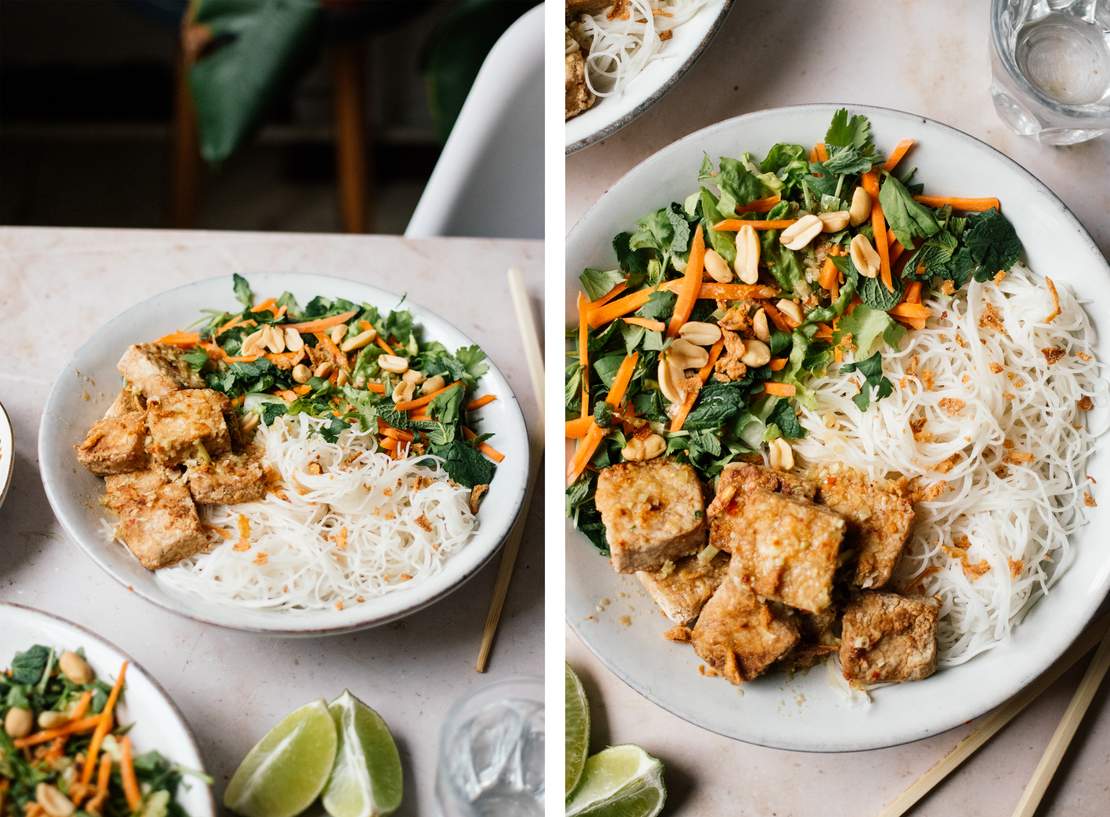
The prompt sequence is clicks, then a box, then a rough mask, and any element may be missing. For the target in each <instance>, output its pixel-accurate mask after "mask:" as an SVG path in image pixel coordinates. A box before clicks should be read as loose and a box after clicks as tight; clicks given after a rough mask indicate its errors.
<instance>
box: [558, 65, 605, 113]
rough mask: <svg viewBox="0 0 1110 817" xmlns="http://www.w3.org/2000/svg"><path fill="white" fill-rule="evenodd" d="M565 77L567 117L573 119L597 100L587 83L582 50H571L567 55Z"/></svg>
mask: <svg viewBox="0 0 1110 817" xmlns="http://www.w3.org/2000/svg"><path fill="white" fill-rule="evenodd" d="M565 61H566V67H565V77H564V83H563V85H564V89H563V92H564V97H565V99H564V107H565V114H566V118H567V119H573V118H574V117H576V116H578V114H580V113H582V112H583V111H587V110H589V109H590V108H592V107H593V105H594V103H595V102H597V97H596V96H594V95H593V92H591V91H590V88H589V86H588V85H587V84H586V60H585V58H584V57H583V56H582V52H581V51H577V50H575V51H571V52H570V53H568V54H567V55H566V60H565Z"/></svg>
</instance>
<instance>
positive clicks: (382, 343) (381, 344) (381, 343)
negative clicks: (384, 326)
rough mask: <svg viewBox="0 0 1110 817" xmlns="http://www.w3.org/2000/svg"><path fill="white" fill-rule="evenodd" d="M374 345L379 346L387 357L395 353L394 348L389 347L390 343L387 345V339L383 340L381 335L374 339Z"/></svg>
mask: <svg viewBox="0 0 1110 817" xmlns="http://www.w3.org/2000/svg"><path fill="white" fill-rule="evenodd" d="M374 343H376V344H378V348H380V349H381V350H382V351H383V352H385V353H386V354H387V355H392V354H394V352H393V347H392V346H390V345H389V344H388V343H386V342H385V339H384V338H382V336H381V335H377V336H376V337H375V338H374Z"/></svg>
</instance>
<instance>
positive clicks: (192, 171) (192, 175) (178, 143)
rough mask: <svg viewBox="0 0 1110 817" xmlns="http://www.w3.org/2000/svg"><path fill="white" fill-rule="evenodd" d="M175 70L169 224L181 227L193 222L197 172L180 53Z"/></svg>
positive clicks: (194, 129)
mask: <svg viewBox="0 0 1110 817" xmlns="http://www.w3.org/2000/svg"><path fill="white" fill-rule="evenodd" d="M176 73H177V77H176V87H175V89H174V113H173V148H172V149H173V167H172V171H171V182H170V183H171V186H172V191H171V202H170V224H171V226H173V227H176V228H178V229H182V230H184V229H188V228H190V227H192V226H193V225H194V224H195V223H196V217H197V201H198V199H199V190H200V174H201V160H200V147H199V144H198V140H197V112H196V109H195V108H194V107H193V96H192V94H191V93H190V92H189V74H188V69H187V67H186V62H185V55H184V54H181V55H180V56H179V57H178V60H177V72H176Z"/></svg>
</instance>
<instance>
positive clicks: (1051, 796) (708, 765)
mask: <svg viewBox="0 0 1110 817" xmlns="http://www.w3.org/2000/svg"><path fill="white" fill-rule="evenodd" d="M988 7H989V4H988V3H987V2H985V0H983V1H980V2H964V0H943V1H942V0H930V2H924V1H923V0H917V2H911V1H910V0H891V2H882V3H880V2H875V1H872V2H857V1H856V0H851V1H849V0H837V1H836V2H822V3H815V2H802V1H801V0H780V2H775V3H751V2H737V3H736V5H735V8H733V10H732V11H731V13H730V15H729V18H728V20H727V21H726V22H725V24H724V27H723V28H722V30H721V32H720V33H719V34H718V36H717V37H716V39H715V40H714V41H713V43H712V44H711V45H710V46H709V48H708V49H707V50H706V51H705V53H704V54H703V55H702V57H701V58H700V60H699V61H698V63H697V64H696V65H695V66H694V67H693V68H692V69H691V70H690V71H689V73H688V74H687V75H686V76H685V77H683V79H682V80H681V81H680V82H679V83H678V84H677V85H676V86H675V87H674V88H673V89H672V90H671V91H670V92H669V93H668V94H667V95H666V96H664V97H663V98H662V99H661V100H660V101H659V102H658V103H657V104H656V105H655V106H654V107H652V108H651V109H650V111H649V112H648V113H647V114H646V115H644V116H642V117H640V118H639V119H637V120H635V121H633V122H632V124H631V125H629V126H628V127H626V128H625V129H624V130H622V131H620V132H619V133H617V134H615V135H614V136H612V137H610V138H609V139H606V140H605V141H603V142H600V143H598V144H596V145H593V146H591V147H589V148H586V149H585V150H583V151H580V152H579V153H577V154H574V155H572V156H570V157H569V158H568V159H567V164H566V184H567V203H566V219H567V221H566V224H567V229H568V230H569V229H570V228H571V227H572V226H573V225H574V223H575V222H576V221H577V220H578V218H579V217H580V216H581V215H582V214H583V213H584V212H585V210H586V209H587V208H588V207H589V206H590V205H591V204H592V203H593V202H594V201H596V200H597V198H598V197H599V196H601V195H602V193H604V192H605V190H606V189H607V188H608V187H609V186H610V185H612V184H613V183H614V182H616V181H617V179H619V178H620V177H621V176H622V175H623V174H624V173H626V172H627V171H628V170H630V169H631V168H632V167H634V166H635V165H636V164H637V163H639V162H640V161H642V160H643V159H645V158H647V157H648V156H650V155H651V154H652V153H654V152H655V151H657V150H659V149H661V148H663V147H665V146H666V145H668V144H670V143H671V142H673V141H675V140H676V139H678V138H680V137H682V136H685V135H686V134H687V133H690V132H692V131H695V130H697V129H699V128H702V127H705V126H706V125H709V124H712V123H714V122H717V121H719V120H721V119H727V118H729V117H732V116H737V115H739V114H742V113H747V112H749V111H756V110H761V109H764V108H772V107H776V106H780V105H793V104H801V103H809V102H846V103H852V102H854V103H858V104H869V105H880V106H885V107H891V108H900V109H903V110H907V111H912V112H915V113H920V114H924V115H926V116H929V117H932V118H935V119H939V120H940V121H942V122H946V123H949V124H951V125H954V126H955V127H957V128H960V129H961V130H964V131H966V132H968V133H970V134H972V135H973V136H976V137H978V138H979V139H983V140H985V141H986V142H988V143H990V144H991V145H994V146H995V147H996V148H998V149H999V150H1001V151H1002V152H1003V153H1005V154H1007V155H1008V156H1010V157H1011V158H1013V159H1014V160H1015V161H1017V162H1018V163H1019V164H1021V165H1023V166H1024V167H1026V168H1027V169H1028V170H1030V171H1031V172H1032V173H1033V174H1034V175H1035V176H1037V177H1038V178H1039V179H1041V181H1043V182H1044V183H1045V184H1047V185H1048V186H1049V187H1050V188H1051V189H1052V190H1053V191H1055V192H1056V194H1057V195H1059V196H1060V198H1062V199H1063V201H1064V202H1065V203H1066V204H1067V205H1068V207H1070V208H1071V209H1072V211H1073V212H1074V213H1075V214H1076V215H1077V216H1078V218H1079V220H1080V221H1081V222H1083V224H1084V225H1085V226H1086V228H1087V229H1088V230H1089V231H1090V232H1091V234H1092V235H1093V236H1094V239H1095V241H1096V243H1097V244H1098V245H1099V247H1100V248H1101V249H1102V251H1103V253H1105V254H1108V255H1110V137H1103V138H1102V139H1099V140H1096V141H1094V142H1090V143H1087V144H1085V145H1079V146H1076V147H1071V148H1050V147H1045V146H1042V145H1039V144H1037V143H1036V142H1033V141H1030V140H1028V139H1025V138H1023V137H1020V136H1016V135H1014V134H1013V133H1011V132H1010V131H1008V130H1007V129H1006V127H1005V126H1004V125H1003V124H1002V122H1001V121H1000V120H999V119H998V118H997V117H996V116H995V113H994V109H993V107H992V105H991V100H990V95H989V92H988V91H989V84H990V62H989V48H988V16H989V8H988ZM567 652H568V659H569V660H570V662H571V664H572V665H574V666H575V667H576V668H577V669H578V670H579V671H580V672H581V673H582V675H583V679H584V681H585V683H586V685H587V689H588V691H589V693H591V697H592V699H593V701H594V704H595V706H594V712H595V721H596V728H595V734H594V739H595V742H597V743H598V744H599V745H603V744H604V742H612V743H620V742H634V743H638V744H640V745H642V746H644V747H645V748H647V749H648V750H649V751H651V752H653V753H655V754H657V755H658V756H659V757H661V758H663V759H664V760H665V761H666V763H667V769H668V772H667V781H668V784H669V786H670V789H671V797H670V803H669V806H668V810H667V812H666V814H668V815H673V816H674V817H679V815H681V816H682V817H686V815H695V816H696V817H868V815H874V814H877V813H878V811H879V809H880V808H881V807H882V805H883V804H884V803H886V802H888V801H889V800H891V799H893V798H894V797H895V796H896V795H897V794H899V793H900V792H901V791H902V790H903V789H904V788H905V787H906V786H907V785H909V783H910V782H912V781H913V780H914V779H915V778H916V777H917V776H918V775H919V774H921V773H922V772H923V771H925V770H926V769H927V768H928V767H929V766H931V765H932V764H933V763H934V762H935V761H936V760H937V759H939V758H940V757H941V756H943V755H944V754H945V753H946V752H947V751H948V750H949V749H950V748H951V747H952V746H953V745H954V744H955V743H956V742H957V741H958V740H959V738H960V737H961V736H962V735H963V734H965V733H966V731H967V728H966V727H965V728H961V729H957V730H954V731H952V732H950V733H948V734H944V735H939V736H937V737H934V738H932V739H929V740H925V741H922V742H919V743H914V744H911V745H908V746H903V747H899V748H895V749H887V750H882V751H875V752H862V753H856V754H841V755H816V754H802V753H791V752H780V751H776V750H773V749H763V748H759V747H755V746H748V745H745V744H742V743H736V742H733V741H730V740H727V739H725V738H721V737H718V736H716V735H713V734H710V733H708V732H705V731H703V730H701V729H699V728H697V727H694V726H691V725H689V724H687V723H684V722H683V721H681V720H679V719H678V718H676V717H674V716H672V715H670V714H669V713H667V712H664V711H663V710H661V709H659V708H657V707H655V706H654V705H653V704H651V703H649V702H648V701H646V700H645V699H643V698H641V697H640V696H639V695H637V694H636V693H635V692H633V691H632V690H631V689H629V688H628V687H626V686H624V685H623V684H622V683H621V682H620V681H619V680H617V679H616V678H615V677H614V676H612V675H611V674H610V673H608V672H607V671H606V670H605V669H604V668H603V667H602V666H601V665H600V663H598V662H597V661H596V659H594V657H593V656H592V655H591V654H590V653H589V651H588V650H587V649H586V648H585V647H584V646H583V645H582V644H581V643H580V642H579V641H578V640H577V639H576V638H575V637H574V636H573V635H572V634H570V635H568V646H567ZM1076 683H1077V675H1076V673H1075V672H1073V673H1071V674H1070V675H1069V676H1067V677H1065V678H1064V679H1062V680H1061V681H1060V682H1059V683H1058V684H1057V685H1056V686H1055V687H1054V688H1053V689H1052V690H1051V692H1049V693H1048V694H1046V695H1045V696H1044V697H1043V698H1042V699H1041V700H1040V701H1039V702H1037V703H1036V704H1035V705H1034V706H1033V707H1032V708H1031V709H1029V710H1027V711H1026V712H1025V713H1024V714H1023V715H1022V716H1021V717H1020V718H1018V719H1017V720H1016V721H1015V722H1014V723H1012V724H1011V725H1010V727H1009V728H1008V729H1006V730H1005V731H1004V732H1003V733H1002V734H1001V735H999V736H998V737H996V738H995V740H994V741H992V742H991V743H990V744H988V746H986V747H985V748H984V749H983V750H982V751H981V752H980V753H979V755H978V756H977V757H975V758H974V759H973V760H972V761H971V762H969V763H968V764H967V765H966V766H965V767H964V768H963V769H962V770H960V771H959V772H958V773H957V775H956V776H955V777H953V778H951V779H949V781H947V782H946V783H945V784H943V785H942V787H941V788H939V789H938V790H937V791H936V792H935V793H934V794H933V795H932V796H931V797H930V798H929V799H928V800H926V801H925V802H924V803H922V804H920V805H919V806H918V808H917V809H916V811H914V812H913V814H914V815H917V816H918V817H1007V816H1008V815H1009V814H1010V813H1011V812H1012V810H1013V808H1014V805H1015V804H1016V802H1017V799H1018V796H1019V794H1020V792H1021V789H1022V787H1023V786H1024V785H1025V782H1026V780H1028V778H1029V775H1030V773H1031V772H1032V770H1033V767H1034V766H1035V765H1036V762H1037V760H1038V758H1039V757H1040V753H1041V751H1042V749H1043V748H1044V746H1045V744H1046V743H1047V741H1048V738H1049V736H1050V735H1051V734H1052V730H1053V729H1054V728H1055V725H1056V723H1057V721H1058V719H1059V717H1060V715H1061V713H1062V712H1063V709H1064V707H1065V706H1066V704H1067V701H1068V699H1069V698H1070V696H1071V691H1072V690H1073V689H1074V687H1075V684H1076ZM1104 696H1105V685H1104V691H1103V692H1102V693H1101V695H1100V697H1099V698H1098V699H1097V700H1096V702H1095V704H1094V705H1093V707H1092V711H1091V713H1090V714H1089V715H1088V717H1087V720H1086V722H1085V723H1084V725H1083V727H1082V728H1081V729H1080V732H1079V734H1078V735H1077V737H1076V738H1075V742H1074V744H1073V748H1072V751H1071V752H1070V753H1069V755H1068V757H1067V759H1066V760H1065V762H1064V765H1063V767H1062V768H1061V770H1060V772H1059V773H1058V777H1057V781H1056V783H1055V784H1054V786H1053V788H1051V789H1050V791H1049V793H1048V796H1047V797H1046V800H1045V804H1044V806H1043V807H1042V809H1041V811H1040V812H1039V814H1040V815H1043V817H1048V815H1052V816H1053V817H1096V816H1097V815H1106V814H1110V705H1108V704H1107V703H1105V697H1104Z"/></svg>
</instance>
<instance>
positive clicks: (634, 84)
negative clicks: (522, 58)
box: [565, 0, 732, 153]
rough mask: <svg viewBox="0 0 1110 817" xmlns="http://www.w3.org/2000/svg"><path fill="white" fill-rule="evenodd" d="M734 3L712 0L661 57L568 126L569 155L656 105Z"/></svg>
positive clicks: (683, 27) (678, 32)
mask: <svg viewBox="0 0 1110 817" xmlns="http://www.w3.org/2000/svg"><path fill="white" fill-rule="evenodd" d="M731 8H732V0H709V2H708V3H706V4H705V6H704V7H703V8H702V9H701V10H700V11H698V13H697V14H695V15H694V16H693V17H692V18H690V19H689V20H687V21H686V22H685V23H683V24H682V25H680V26H678V27H677V28H676V29H674V36H673V37H672V38H671V39H670V40H668V41H667V42H666V43H665V44H664V47H663V50H662V51H661V52H660V53H659V56H658V57H657V58H656V59H654V60H652V61H651V62H649V63H648V64H647V66H645V67H644V70H643V71H641V72H640V73H639V74H638V75H637V76H636V77H634V78H633V79H632V80H631V81H630V82H629V83H628V85H626V86H625V88H624V90H623V91H622V92H620V93H617V94H613V95H612V96H607V97H602V98H601V99H599V100H598V101H597V102H596V103H595V104H594V106H593V107H592V108H590V109H589V110H588V111H585V112H583V113H581V114H579V115H578V116H576V117H574V119H571V120H569V121H568V122H567V123H566V127H565V136H566V152H567V153H574V152H575V151H576V150H581V149H582V148H584V147H586V146H587V145H592V144H593V143H594V142H597V141H598V140H600V139H604V138H605V137H607V136H612V135H613V134H614V133H616V132H617V131H619V130H620V129H621V128H623V127H624V126H625V125H627V124H629V123H630V122H632V120H633V119H635V118H636V117H637V116H639V115H640V114H642V113H643V112H644V111H646V110H647V109H648V108H650V107H651V106H652V105H654V104H655V103H656V102H657V101H659V99H660V98H661V97H662V96H663V94H665V93H667V91H669V90H670V89H671V87H672V86H673V85H674V84H675V83H677V82H678V81H679V80H680V79H682V75H683V74H685V73H686V72H687V71H689V70H690V67H691V66H692V65H693V64H694V63H695V62H696V61H697V59H698V57H700V56H701V55H702V52H703V51H705V49H706V48H707V47H708V46H709V43H710V41H711V40H712V39H713V35H714V34H716V33H717V31H718V29H720V27H721V24H722V23H723V22H724V21H725V17H726V16H727V15H728V12H729V9H731Z"/></svg>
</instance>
